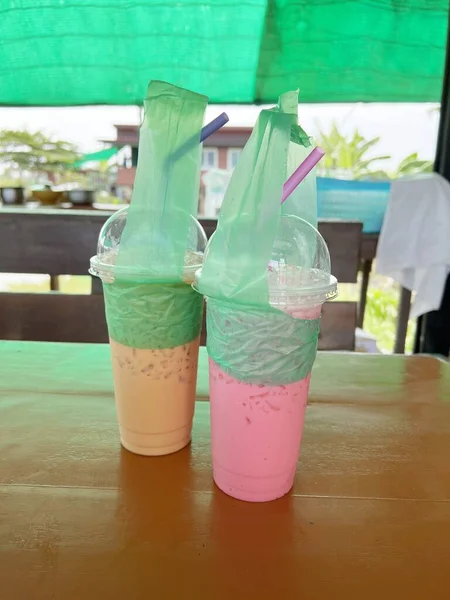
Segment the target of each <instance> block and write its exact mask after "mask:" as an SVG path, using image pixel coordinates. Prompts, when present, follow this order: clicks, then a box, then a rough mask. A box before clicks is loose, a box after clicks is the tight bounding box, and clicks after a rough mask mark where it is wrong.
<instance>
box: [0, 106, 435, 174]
mask: <svg viewBox="0 0 450 600" xmlns="http://www.w3.org/2000/svg"><path fill="white" fill-rule="evenodd" d="M436 106H437V105H436V104H363V103H355V104H301V105H300V106H299V122H300V124H301V125H302V127H303V128H304V129H305V130H306V131H307V132H308V134H310V135H313V136H314V134H315V133H316V132H317V131H318V129H322V130H323V131H325V132H327V131H329V129H330V128H331V125H332V123H333V121H334V122H336V123H337V125H338V127H339V129H340V130H341V131H343V132H344V133H352V132H353V131H354V130H355V129H358V130H359V131H360V133H361V134H362V135H364V136H365V137H366V138H372V137H376V136H380V138H381V140H380V142H379V144H378V145H377V146H376V147H374V148H373V150H372V154H373V155H385V154H387V155H390V156H392V159H391V160H389V161H386V162H385V163H383V165H384V167H388V168H395V166H396V165H398V163H399V162H400V161H401V160H402V159H403V158H404V157H405V156H407V155H408V154H411V153H412V152H418V153H419V155H420V158H422V159H433V158H434V154H435V148H436V138H437V129H438V124H439V112H438V111H436V110H433V109H435V108H436ZM261 108H262V107H255V106H236V105H233V106H224V105H212V106H209V107H208V109H207V113H206V121H209V120H211V119H212V118H214V117H215V116H217V115H218V114H220V113H221V112H223V111H225V112H227V113H228V115H229V117H230V123H229V125H231V126H252V125H254V123H255V121H256V118H257V116H258V113H259V111H260V110H261ZM140 114H141V111H140V108H138V107H137V106H83V107H74V108H6V107H0V129H6V128H8V129H27V130H29V131H36V130H42V131H44V132H45V133H47V134H48V135H50V136H54V137H56V138H59V139H64V140H67V141H70V142H73V143H75V144H76V145H77V146H78V148H79V149H80V151H82V152H85V153H87V152H94V151H96V150H99V149H100V148H102V147H103V145H102V144H101V143H99V140H104V139H106V140H107V139H110V140H113V139H114V138H115V129H114V124H124V125H126V124H135V125H137V124H139V122H140ZM380 166H381V165H380Z"/></svg>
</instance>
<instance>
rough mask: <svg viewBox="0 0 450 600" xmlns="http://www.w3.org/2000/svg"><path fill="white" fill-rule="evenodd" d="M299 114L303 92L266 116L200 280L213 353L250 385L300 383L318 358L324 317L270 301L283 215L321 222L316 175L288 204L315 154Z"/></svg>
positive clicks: (246, 153) (247, 151) (236, 178)
mask: <svg viewBox="0 0 450 600" xmlns="http://www.w3.org/2000/svg"><path fill="white" fill-rule="evenodd" d="M297 108H298V95H297V93H296V92H288V93H286V94H284V95H283V96H281V98H280V100H279V103H278V105H277V106H276V107H275V108H274V109H272V110H263V111H262V112H261V114H260V116H259V118H258V121H257V123H256V126H255V128H254V130H253V133H252V135H251V137H250V139H249V141H248V143H247V145H246V147H245V148H244V150H243V152H242V153H241V156H240V158H239V162H238V164H237V166H236V168H235V170H234V173H233V176H232V178H231V181H230V184H229V186H228V189H227V192H226V194H225V198H224V201H223V205H222V209H221V212H220V216H219V220H218V226H217V230H216V232H215V234H214V236H213V238H212V239H211V240H210V243H209V246H208V252H207V253H206V254H205V259H204V263H203V267H202V270H201V272H200V273H199V275H198V280H197V289H198V290H199V291H200V292H201V293H203V294H204V295H205V296H207V297H208V298H209V299H208V310H207V333H208V336H207V348H208V354H209V356H210V357H211V358H212V359H213V360H214V361H215V362H216V363H217V364H218V365H219V367H221V368H222V369H223V370H224V371H225V372H227V373H229V374H230V375H231V376H233V377H234V378H236V379H237V380H239V381H243V382H246V383H254V384H260V385H282V384H289V383H293V382H295V381H300V380H301V379H303V378H304V377H306V375H308V374H309V372H310V371H311V368H312V365H313V363H314V359H315V356H316V352H317V340H318V336H319V326H320V319H318V318H315V319H299V318H293V317H292V316H290V315H289V314H287V313H285V312H282V311H281V310H277V309H275V308H273V307H272V306H271V305H270V303H269V285H268V265H269V261H270V260H271V258H272V252H273V247H274V241H275V238H276V235H277V230H278V226H279V222H280V217H281V215H282V214H291V215H295V216H298V217H302V218H303V219H305V220H306V221H308V222H309V223H311V225H313V226H316V222H317V213H316V210H317V209H316V187H315V175H314V173H311V174H310V175H308V177H307V178H306V180H304V181H303V182H302V184H301V185H300V186H299V187H297V189H296V190H295V191H294V193H293V194H292V195H291V196H290V197H289V198H288V199H287V201H286V202H285V203H284V205H283V206H281V197H282V192H283V185H284V183H285V181H286V180H287V178H288V177H289V176H290V175H291V174H292V172H293V171H294V170H295V169H296V168H297V167H298V166H299V164H300V163H301V162H302V161H303V160H304V158H305V157H306V156H307V155H308V154H309V152H310V149H308V147H309V146H310V140H309V138H308V136H307V135H306V134H305V132H304V131H303V130H302V129H301V128H300V127H299V126H298V124H297ZM308 250H309V248H308ZM311 252H312V253H313V252H314V248H312V249H311Z"/></svg>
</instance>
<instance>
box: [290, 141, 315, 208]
mask: <svg viewBox="0 0 450 600" xmlns="http://www.w3.org/2000/svg"><path fill="white" fill-rule="evenodd" d="M324 155H325V152H324V151H323V150H322V148H319V147H318V146H317V147H316V148H314V150H313V151H312V152H311V153H310V154H309V155H308V156H307V157H306V158H305V160H304V161H303V162H302V163H301V165H300V166H299V167H298V168H297V169H296V170H295V171H294V172H293V173H292V175H291V176H290V177H289V179H288V180H287V181H286V183H285V184H284V186H283V196H282V197H281V204H283V202H284V201H285V200H286V199H287V198H289V196H290V195H291V194H292V192H293V191H294V190H295V188H296V187H297V186H298V185H299V184H300V183H301V182H302V181H303V180H304V179H305V177H306V176H307V175H308V173H309V172H310V171H311V170H312V169H313V168H314V167H315V166H316V165H317V163H318V162H319V160H320V159H321V158H322V157H323V156H324Z"/></svg>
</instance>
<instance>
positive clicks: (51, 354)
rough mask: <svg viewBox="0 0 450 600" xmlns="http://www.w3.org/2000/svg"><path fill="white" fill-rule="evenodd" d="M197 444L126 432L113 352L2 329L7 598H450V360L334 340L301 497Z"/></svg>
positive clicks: (305, 456)
mask: <svg viewBox="0 0 450 600" xmlns="http://www.w3.org/2000/svg"><path fill="white" fill-rule="evenodd" d="M199 396H200V398H203V400H200V401H199V402H198V403H197V407H196V415H195V427H194V434H193V442H192V445H191V446H190V447H188V448H186V449H184V450H182V451H181V452H178V453H177V454H174V455H171V456H167V457H161V458H144V457H139V456H135V455H133V454H130V453H128V452H127V451H125V450H123V449H122V448H121V447H120V445H119V438H118V432H117V427H116V423H115V414H114V403H113V393H112V383H111V372H110V366H109V353H108V348H107V347H105V346H96V345H75V344H44V343H25V342H22V343H21V342H2V343H0V450H1V452H0V597H1V598H2V600H35V599H36V600H40V599H41V598H42V599H44V598H45V599H49V598H56V599H61V600H71V599H75V598H76V599H77V600H94V599H95V600H99V599H105V600H110V599H111V600H115V599H121V600H123V599H125V598H126V599H129V600H139V599H141V598H142V599H144V598H145V599H151V600H164V599H166V598H167V599H177V598H183V599H184V598H186V599H190V598H192V599H203V598H205V599H213V600H222V599H226V598H227V599H228V598H237V599H241V598H242V599H246V600H248V599H253V598H255V599H258V600H265V599H269V598H270V599H276V600H282V599H285V598H286V599H290V598H292V599H302V600H309V599H319V600H328V599H330V600H331V599H340V598H355V599H361V600H372V599H379V598H382V599H383V600H390V599H394V598H395V599H396V600H398V599H403V598H417V599H422V598H430V599H432V600H438V599H441V598H442V599H444V598H448V597H449V595H450V366H449V365H448V364H445V363H443V362H441V361H439V360H438V359H435V358H431V357H405V356H367V355H349V354H321V355H319V356H318V359H317V363H316V367H315V369H314V375H313V384H312V391H311V398H310V405H309V407H308V411H307V419H306V426H305V435H304V441H303V446H302V456H301V459H300V463H299V466H298V471H297V476H296V482H295V486H294V488H293V491H292V493H291V494H289V495H287V496H286V497H284V498H282V499H280V500H277V501H275V502H271V503H267V504H248V503H244V502H239V501H237V500H234V499H232V498H229V497H227V496H225V495H224V494H222V493H221V492H220V491H219V490H218V489H217V488H215V486H214V484H213V482H212V479H211V457H210V450H209V404H208V402H207V401H206V400H207V385H206V361H205V356H204V355H202V357H201V368H200V374H199Z"/></svg>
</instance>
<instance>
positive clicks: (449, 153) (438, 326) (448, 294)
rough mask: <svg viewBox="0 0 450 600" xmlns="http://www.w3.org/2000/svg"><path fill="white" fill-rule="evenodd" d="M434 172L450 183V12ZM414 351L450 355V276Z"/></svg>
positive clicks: (422, 324)
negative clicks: (438, 306) (439, 304)
mask: <svg viewBox="0 0 450 600" xmlns="http://www.w3.org/2000/svg"><path fill="white" fill-rule="evenodd" d="M434 170H435V171H436V173H439V174H440V175H442V176H443V177H445V178H446V179H447V180H448V181H450V11H449V25H448V29H447V50H446V56H445V67H444V80H443V85H442V98H441V118H440V121H439V131H438V140H437V147H436V158H435V161H434ZM449 235H450V232H449ZM414 352H417V353H419V352H427V353H430V354H442V355H444V356H448V355H449V353H450V276H449V277H448V278H447V283H446V287H445V290H444V295H443V298H442V302H441V307H440V309H439V310H435V311H433V312H430V313H427V314H426V315H424V317H423V318H420V319H419V320H418V323H417V330H416V339H415V344H414Z"/></svg>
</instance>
